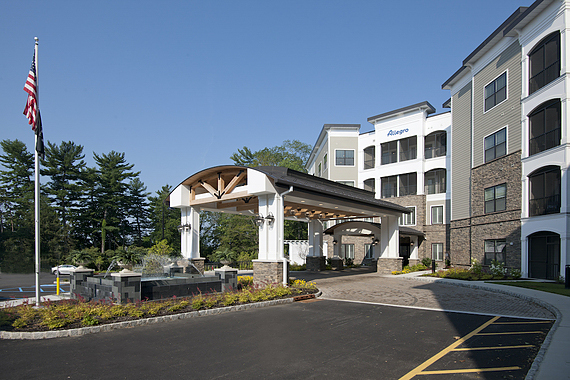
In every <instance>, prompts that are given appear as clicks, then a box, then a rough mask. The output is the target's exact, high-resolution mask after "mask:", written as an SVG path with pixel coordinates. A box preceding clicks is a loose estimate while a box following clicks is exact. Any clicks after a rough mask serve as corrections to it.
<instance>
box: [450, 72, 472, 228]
mask: <svg viewBox="0 0 570 380" xmlns="http://www.w3.org/2000/svg"><path fill="white" fill-rule="evenodd" d="M471 92H472V91H471V82H470V83H469V84H467V85H466V86H465V87H463V88H462V89H461V90H460V91H459V92H458V93H457V94H455V95H454V96H453V100H452V102H453V105H452V107H453V112H452V115H451V116H452V122H451V129H452V131H451V154H452V156H451V157H452V158H451V170H452V172H451V219H452V220H455V219H463V218H468V217H469V216H470V203H471V200H470V193H471V190H470V189H471V186H470V184H471Z"/></svg>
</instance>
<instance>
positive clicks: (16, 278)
mask: <svg viewBox="0 0 570 380" xmlns="http://www.w3.org/2000/svg"><path fill="white" fill-rule="evenodd" d="M55 281H56V276H55V275H53V274H51V273H43V272H42V273H40V297H44V296H47V295H51V294H56V291H57V289H56V283H55ZM60 292H61V293H63V292H69V276H66V275H62V276H60ZM35 296H36V275H35V274H13V273H0V302H1V301H9V300H11V299H20V298H31V297H35Z"/></svg>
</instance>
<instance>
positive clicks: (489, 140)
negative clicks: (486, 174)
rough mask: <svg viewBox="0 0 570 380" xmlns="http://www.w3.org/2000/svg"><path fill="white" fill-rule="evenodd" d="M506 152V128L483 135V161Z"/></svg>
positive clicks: (490, 159)
mask: <svg viewBox="0 0 570 380" xmlns="http://www.w3.org/2000/svg"><path fill="white" fill-rule="evenodd" d="M505 154H507V128H503V129H501V130H500V131H497V132H495V133H493V134H492V135H490V136H487V137H485V162H489V161H492V160H494V159H495V158H499V157H501V156H504V155H505Z"/></svg>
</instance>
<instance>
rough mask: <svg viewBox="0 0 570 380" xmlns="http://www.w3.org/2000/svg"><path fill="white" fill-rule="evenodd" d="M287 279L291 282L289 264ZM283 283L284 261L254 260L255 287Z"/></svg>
mask: <svg viewBox="0 0 570 380" xmlns="http://www.w3.org/2000/svg"><path fill="white" fill-rule="evenodd" d="M286 276H287V278H286V279H285V281H286V282H289V263H288V262H287V271H286ZM282 282H283V261H261V260H253V283H254V284H255V285H262V286H263V285H268V284H281V283H282Z"/></svg>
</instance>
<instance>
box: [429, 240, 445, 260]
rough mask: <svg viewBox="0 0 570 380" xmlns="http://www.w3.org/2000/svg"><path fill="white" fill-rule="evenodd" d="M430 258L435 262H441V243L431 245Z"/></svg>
mask: <svg viewBox="0 0 570 380" xmlns="http://www.w3.org/2000/svg"><path fill="white" fill-rule="evenodd" d="M431 258H432V259H433V260H435V261H443V243H432V245H431Z"/></svg>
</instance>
